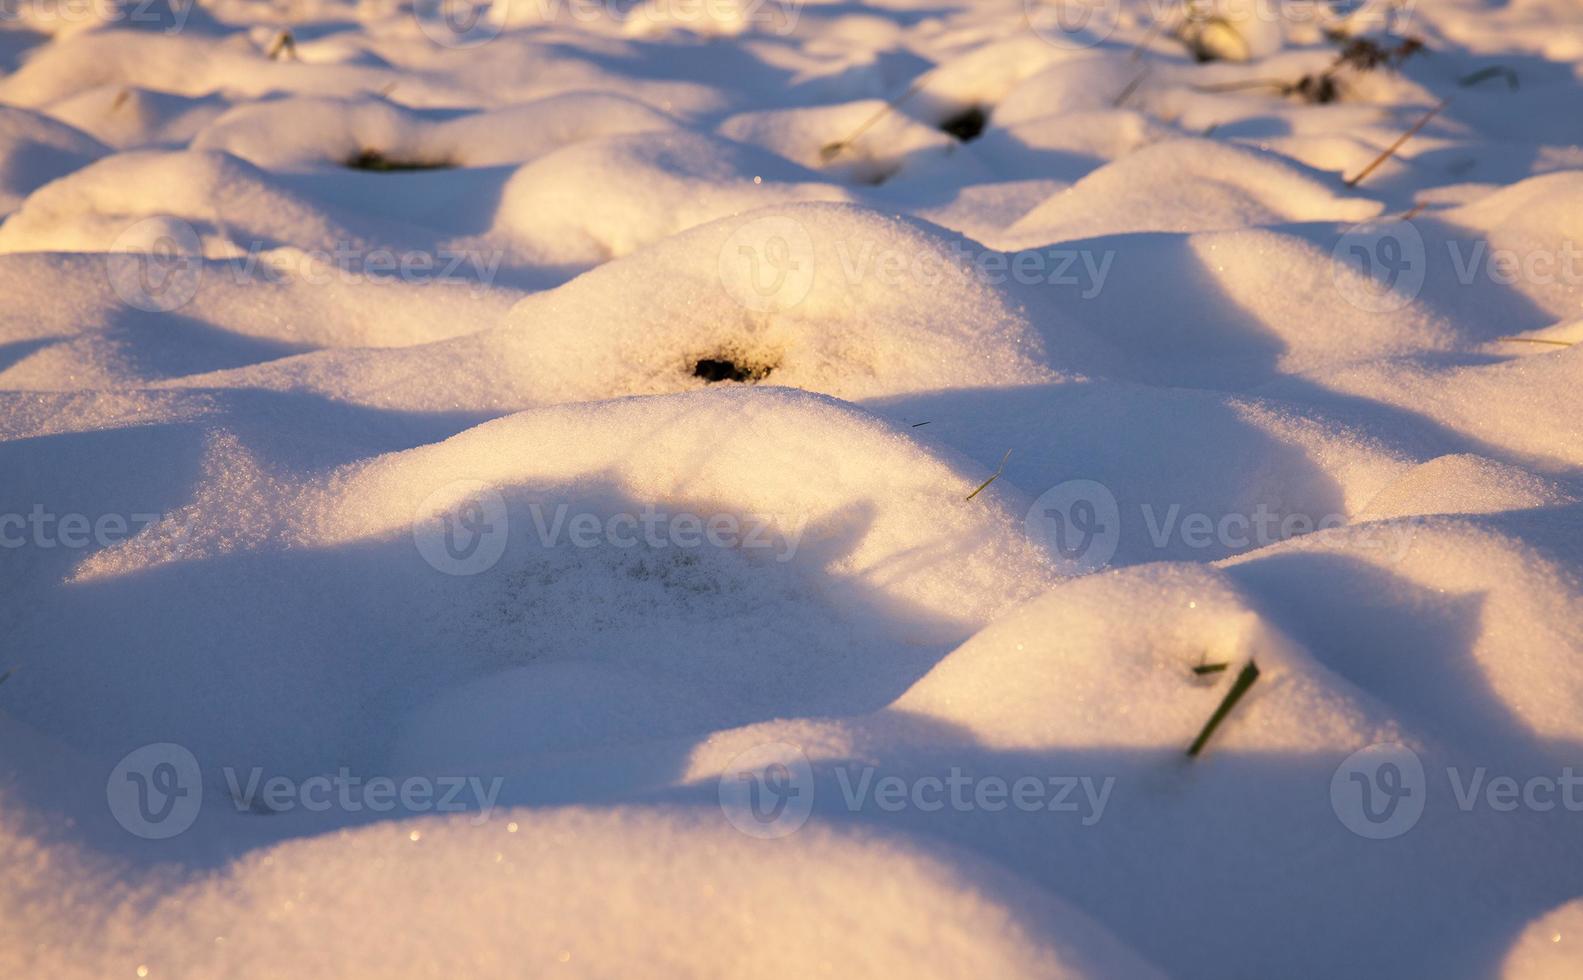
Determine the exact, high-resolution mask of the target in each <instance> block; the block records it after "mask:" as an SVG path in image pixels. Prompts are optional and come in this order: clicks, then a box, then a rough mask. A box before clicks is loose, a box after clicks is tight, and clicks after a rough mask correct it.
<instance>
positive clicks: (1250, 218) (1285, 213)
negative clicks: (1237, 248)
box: [1010, 139, 1380, 241]
mask: <svg viewBox="0 0 1583 980" xmlns="http://www.w3.org/2000/svg"><path fill="white" fill-rule="evenodd" d="M1379 213H1380V205H1379V203H1378V202H1376V201H1370V200H1365V199H1363V198H1358V197H1352V196H1350V194H1349V193H1348V192H1346V191H1344V190H1343V189H1342V188H1341V186H1340V182H1339V181H1337V180H1335V179H1334V178H1330V177H1325V176H1322V175H1320V174H1317V173H1306V172H1304V171H1303V169H1302V168H1300V167H1299V166H1298V165H1296V164H1294V163H1292V162H1290V161H1288V160H1286V159H1285V158H1282V157H1279V156H1276V155H1273V154H1267V153H1261V152H1259V151H1258V150H1254V149H1250V148H1247V147H1242V146H1237V145H1234V144H1228V143H1222V142H1217V141H1214V140H1204V139H1194V140H1170V141H1167V142H1163V143H1154V144H1151V145H1149V146H1145V147H1143V148H1141V149H1139V150H1137V151H1135V152H1133V153H1129V154H1127V155H1126V156H1124V157H1122V158H1121V159H1119V160H1117V161H1115V162H1114V163H1110V164H1106V165H1105V166H1103V167H1101V168H1099V169H1098V170H1096V171H1094V172H1093V173H1092V174H1090V175H1088V176H1087V177H1084V178H1083V179H1082V180H1080V181H1078V182H1077V183H1076V184H1074V185H1073V186H1072V187H1071V188H1070V189H1069V190H1067V191H1064V192H1062V193H1060V194H1057V195H1056V196H1054V197H1052V198H1051V199H1050V200H1048V201H1046V202H1045V203H1044V204H1042V205H1040V206H1039V207H1037V208H1035V209H1034V210H1033V211H1031V212H1029V213H1028V214H1027V215H1025V216H1023V218H1022V219H1021V220H1020V221H1018V222H1017V223H1016V224H1015V225H1014V226H1012V228H1011V229H1010V233H1011V234H1013V235H1019V236H1021V237H1022V238H1023V239H1026V240H1030V241H1031V240H1034V239H1042V240H1043V241H1054V240H1072V239H1077V238H1087V237H1091V236H1095V235H1107V234H1117V233H1120V232H1133V231H1178V232H1180V231H1219V230H1226V229H1236V228H1245V227H1249V226H1255V225H1270V224H1278V223H1282V222H1288V221H1364V220H1367V219H1369V218H1372V217H1374V216H1375V215H1377V214H1379Z"/></svg>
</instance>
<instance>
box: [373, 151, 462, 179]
mask: <svg viewBox="0 0 1583 980" xmlns="http://www.w3.org/2000/svg"><path fill="white" fill-rule="evenodd" d="M346 165H347V166H348V167H350V168H352V169H353V170H371V171H373V172H375V173H382V174H384V173H392V172H394V171H398V170H448V169H450V168H451V167H453V166H455V164H452V163H449V162H447V161H445V160H436V161H424V160H397V159H392V158H390V157H387V156H385V155H384V154H383V153H381V152H379V151H378V150H364V151H362V152H361V153H359V154H357V156H354V157H352V158H351V159H350V160H347V161H346Z"/></svg>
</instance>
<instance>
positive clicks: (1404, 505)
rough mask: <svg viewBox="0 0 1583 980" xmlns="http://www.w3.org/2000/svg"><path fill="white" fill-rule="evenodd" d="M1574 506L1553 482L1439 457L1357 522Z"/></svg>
mask: <svg viewBox="0 0 1583 980" xmlns="http://www.w3.org/2000/svg"><path fill="white" fill-rule="evenodd" d="M1572 503H1577V498H1576V497H1574V496H1573V495H1572V494H1571V493H1569V492H1567V490H1566V489H1565V488H1564V487H1562V486H1560V485H1559V484H1557V483H1555V482H1554V481H1552V480H1547V479H1545V478H1543V477H1540V476H1536V475H1534V474H1533V473H1530V472H1528V471H1527V470H1525V469H1522V468H1521V467H1518V466H1510V465H1507V464H1504V463H1498V462H1496V461H1495V460H1492V459H1485V458H1484V457H1482V456H1478V455H1475V454H1473V453H1458V454H1456V455H1452V456H1439V457H1436V458H1435V459H1432V460H1430V461H1429V462H1427V463H1423V464H1421V465H1419V466H1416V467H1414V468H1413V469H1412V470H1410V471H1408V472H1407V473H1406V474H1405V475H1403V476H1402V477H1400V478H1399V479H1397V480H1395V481H1393V482H1391V483H1390V484H1389V485H1388V486H1386V487H1385V488H1384V489H1382V490H1380V492H1379V493H1378V494H1376V495H1375V497H1374V499H1373V500H1370V501H1369V504H1368V506H1367V507H1365V508H1364V511H1363V514H1362V515H1361V516H1363V517H1366V518H1373V519H1383V518H1390V517H1409V516H1413V515H1419V514H1494V513H1499V512H1501V511H1506V510H1528V509H1530V508H1535V507H1556V506H1562V505H1565V504H1572Z"/></svg>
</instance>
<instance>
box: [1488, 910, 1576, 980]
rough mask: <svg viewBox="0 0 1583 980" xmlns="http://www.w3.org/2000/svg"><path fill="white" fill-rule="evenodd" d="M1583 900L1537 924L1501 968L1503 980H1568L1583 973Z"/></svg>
mask: <svg viewBox="0 0 1583 980" xmlns="http://www.w3.org/2000/svg"><path fill="white" fill-rule="evenodd" d="M1580 944H1583V899H1577V900H1574V901H1571V902H1568V903H1567V904H1565V905H1563V906H1561V907H1560V908H1557V909H1555V910H1554V911H1552V912H1550V913H1549V914H1548V915H1545V916H1544V917H1542V918H1540V919H1537V920H1535V921H1534V922H1533V923H1532V924H1531V925H1529V926H1528V928H1526V929H1524V930H1523V933H1522V935H1521V936H1519V937H1517V941H1516V942H1515V943H1513V944H1512V948H1511V951H1510V952H1508V953H1507V954H1506V959H1505V961H1504V962H1503V963H1502V964H1501V977H1502V978H1504V980H1566V978H1568V977H1575V976H1577V974H1578V971H1579V970H1583V949H1580V948H1579V946H1580Z"/></svg>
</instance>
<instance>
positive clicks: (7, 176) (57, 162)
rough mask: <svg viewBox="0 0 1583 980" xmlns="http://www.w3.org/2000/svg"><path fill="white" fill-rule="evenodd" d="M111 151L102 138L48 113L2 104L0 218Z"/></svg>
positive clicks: (0, 122) (0, 123)
mask: <svg viewBox="0 0 1583 980" xmlns="http://www.w3.org/2000/svg"><path fill="white" fill-rule="evenodd" d="M108 152H109V149H108V148H107V147H105V146H104V145H103V144H102V143H100V142H99V141H98V140H95V139H93V138H92V137H90V136H88V135H87V134H85V133H82V132H79V131H77V130H75V129H73V128H72V127H70V126H67V125H64V124H62V123H59V122H56V121H55V120H54V119H51V118H49V117H48V116H41V115H39V114H38V113H34V112H29V111H27V110H26V109H17V108H13V107H11V106H0V218H3V217H4V216H5V215H7V214H9V213H11V212H12V211H14V210H16V207H17V205H18V204H20V203H21V202H22V199H23V198H25V197H27V196H28V195H29V194H31V193H32V192H33V191H34V190H35V189H36V188H38V187H41V186H43V185H44V184H47V183H49V182H50V181H52V180H54V179H55V178H57V177H59V176H60V175H61V174H64V173H69V172H71V171H73V170H78V169H80V168H82V167H84V166H86V165H88V164H89V163H92V162H93V161H95V160H97V159H99V158H100V157H102V156H104V155H105V154H106V153H108Z"/></svg>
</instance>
